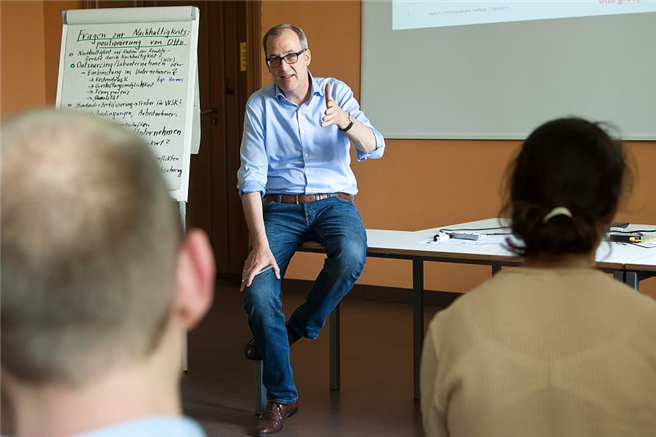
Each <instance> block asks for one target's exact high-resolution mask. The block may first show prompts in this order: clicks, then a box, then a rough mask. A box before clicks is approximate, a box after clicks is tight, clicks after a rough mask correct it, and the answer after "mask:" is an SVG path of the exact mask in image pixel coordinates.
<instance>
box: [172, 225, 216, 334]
mask: <svg viewBox="0 0 656 437" xmlns="http://www.w3.org/2000/svg"><path fill="white" fill-rule="evenodd" d="M215 269H216V266H215V264H214V254H213V252H212V247H211V246H210V243H209V240H208V238H207V235H206V234H205V232H203V231H201V230H199V229H194V230H192V231H190V232H189V233H188V234H187V236H186V238H185V240H184V242H183V244H182V247H181V248H180V251H179V252H178V265H177V275H176V277H177V288H176V295H175V309H174V311H175V313H176V314H175V315H176V316H177V318H178V320H179V321H180V324H181V326H182V327H183V329H185V330H190V329H192V328H194V326H196V325H197V324H198V322H200V320H201V319H202V318H203V316H205V313H207V311H208V310H209V308H210V306H212V301H213V299H214V277H215V274H216V271H215Z"/></svg>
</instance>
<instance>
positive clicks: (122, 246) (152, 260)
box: [0, 109, 182, 386]
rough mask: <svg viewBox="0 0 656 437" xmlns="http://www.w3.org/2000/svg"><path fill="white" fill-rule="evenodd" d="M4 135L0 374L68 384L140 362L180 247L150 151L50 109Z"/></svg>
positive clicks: (97, 124) (154, 336)
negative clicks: (0, 364)
mask: <svg viewBox="0 0 656 437" xmlns="http://www.w3.org/2000/svg"><path fill="white" fill-rule="evenodd" d="M1 128H2V130H1V140H2V142H1V149H0V152H1V159H2V162H1V164H0V171H1V178H2V180H1V183H2V185H1V196H2V197H1V205H0V206H1V210H0V216H1V223H2V235H1V237H0V238H1V251H2V259H1V265H2V271H1V274H2V279H1V281H2V310H1V328H2V329H1V333H0V337H1V347H2V357H1V359H2V366H3V368H5V369H6V370H7V371H9V373H11V374H12V375H13V376H15V377H16V378H18V379H19V380H22V381H25V382H29V383H33V384H44V383H50V382H57V383H63V384H67V385H72V386H75V385H80V384H83V383H85V382H87V381H89V380H91V379H92V378H95V377H97V376H98V375H102V374H105V373H106V372H108V371H110V370H113V369H115V368H120V367H123V366H126V365H129V364H131V363H133V362H135V361H137V360H138V359H140V358H143V357H145V356H147V355H148V354H149V353H151V352H152V351H153V350H154V349H155V347H156V346H157V344H158V342H159V341H160V338H161V335H162V331H163V328H164V326H165V325H166V323H167V321H168V320H169V317H170V312H171V304H172V300H173V295H174V291H175V286H176V274H175V272H176V265H177V253H178V249H179V247H180V244H181V241H182V235H181V234H182V232H181V226H180V220H179V218H178V214H177V209H176V205H175V203H174V202H173V201H172V199H171V198H170V196H169V190H168V187H167V186H166V183H165V181H164V179H163V178H162V175H161V173H160V169H159V165H158V164H157V162H156V159H155V157H154V155H153V153H152V152H151V150H150V148H149V146H148V145H147V144H146V143H145V141H144V140H143V139H141V138H139V137H138V136H137V135H135V134H134V133H133V132H131V131H129V130H127V129H126V128H123V127H120V126H118V125H116V124H114V123H111V122H109V121H106V120H101V119H99V118H94V117H91V116H85V115H82V114H77V113H71V112H66V111H55V110H52V109H50V110H38V111H30V112H27V113H23V114H20V115H18V116H15V117H12V118H10V119H9V120H7V121H5V122H3V123H2V127H1Z"/></svg>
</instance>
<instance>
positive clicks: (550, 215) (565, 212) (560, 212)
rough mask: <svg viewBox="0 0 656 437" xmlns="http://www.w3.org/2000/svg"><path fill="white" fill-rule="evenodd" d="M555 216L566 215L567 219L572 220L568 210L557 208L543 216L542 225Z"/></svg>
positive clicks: (562, 207)
mask: <svg viewBox="0 0 656 437" xmlns="http://www.w3.org/2000/svg"><path fill="white" fill-rule="evenodd" d="M557 215H566V216H567V217H569V218H572V213H571V212H570V210H569V209H567V208H565V207H564V206H557V207H556V208H554V209H552V210H551V211H550V212H549V213H548V214H547V215H545V216H544V218H543V219H542V223H543V224H544V223H546V222H548V221H549V220H550V219H552V218H554V217H556V216H557Z"/></svg>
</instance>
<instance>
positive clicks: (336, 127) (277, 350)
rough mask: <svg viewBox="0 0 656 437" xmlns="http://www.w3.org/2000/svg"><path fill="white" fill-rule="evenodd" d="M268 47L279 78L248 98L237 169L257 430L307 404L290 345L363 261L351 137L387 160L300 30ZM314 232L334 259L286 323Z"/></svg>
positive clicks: (317, 323) (361, 151)
mask: <svg viewBox="0 0 656 437" xmlns="http://www.w3.org/2000/svg"><path fill="white" fill-rule="evenodd" d="M263 46H264V52H265V55H266V62H267V65H268V68H269V72H270V73H271V76H272V77H273V80H274V82H275V83H274V84H273V85H271V86H268V87H266V88H263V89H261V90H259V91H257V92H256V93H254V94H253V95H252V96H251V98H250V99H249V101H248V104H247V107H246V116H245V121H244V135H243V140H242V145H241V168H240V169H239V173H238V177H239V184H238V188H239V192H240V194H241V196H242V203H243V208H244V213H245V216H246V222H247V224H248V229H249V233H250V237H251V243H252V250H251V252H250V254H249V255H248V258H247V259H246V262H245V264H244V271H243V273H242V278H243V283H242V290H244V289H245V291H246V294H245V308H246V311H247V313H248V320H249V325H250V327H251V331H252V332H253V337H254V339H253V340H251V341H250V342H249V343H248V344H247V345H246V348H245V353H246V357H247V358H249V359H262V360H263V365H264V375H263V382H264V385H265V387H266V389H267V398H268V401H269V402H268V405H267V407H266V409H265V411H264V413H263V414H262V415H261V416H260V419H259V422H258V424H257V426H256V434H257V435H269V434H273V433H275V432H278V431H280V430H281V429H282V423H283V421H284V420H285V418H287V417H289V416H291V415H293V414H295V413H296V411H297V410H298V394H297V391H296V386H295V385H294V379H293V376H292V368H291V364H290V357H289V352H290V346H291V344H292V343H294V342H295V341H296V340H298V339H299V338H301V337H305V338H309V339H315V338H317V336H318V335H319V331H320V329H321V328H322V327H323V325H324V323H325V320H326V318H327V317H328V315H330V313H331V312H332V311H333V309H334V308H335V307H336V306H337V305H338V304H339V302H340V300H341V299H342V298H343V297H344V295H346V293H348V292H349V290H351V287H352V286H353V284H354V283H355V281H356V280H357V279H358V277H359V276H360V273H361V272H362V269H363V267H364V263H365V256H366V249H367V236H366V232H365V229H364V226H363V224H362V220H361V219H360V215H359V214H358V211H357V209H356V208H355V205H354V204H353V196H354V195H355V194H356V193H357V191H358V190H357V184H356V181H355V177H354V175H353V172H352V171H351V168H350V156H349V149H350V144H353V145H354V146H355V152H356V155H357V158H358V161H364V160H365V159H369V158H380V157H381V156H382V155H383V151H384V147H385V142H384V140H383V137H382V136H381V135H380V133H378V132H377V131H376V130H375V129H374V128H373V126H372V125H371V123H369V120H368V119H367V117H365V115H364V113H363V112H362V111H361V110H360V108H359V105H358V102H357V101H356V100H355V98H354V97H353V92H352V91H351V90H350V88H349V87H348V86H347V85H346V84H344V83H343V82H341V81H339V80H337V79H333V78H316V77H313V76H312V75H311V74H310V72H309V71H308V66H309V65H310V61H311V60H312V54H311V52H310V49H309V48H308V44H307V38H306V37H305V34H304V33H303V31H302V30H301V29H300V28H298V27H296V26H292V25H289V24H282V25H278V26H275V27H273V28H272V29H270V30H269V31H268V32H267V33H266V35H265V36H264V39H263ZM310 240H315V241H318V242H319V243H321V244H322V245H323V246H324V247H325V248H326V250H327V253H328V257H327V259H326V261H325V264H324V268H323V270H322V271H321V273H320V274H319V276H318V277H317V280H316V281H315V283H314V285H313V286H312V289H311V290H310V292H309V293H308V296H307V299H306V301H305V303H304V304H302V305H301V306H300V307H298V308H297V309H296V311H295V312H294V313H293V314H292V315H291V317H290V318H289V320H288V321H287V323H286V324H285V315H284V314H283V313H282V311H281V305H282V303H281V291H280V281H281V278H282V277H283V276H284V273H285V270H286V269H287V266H288V265H289V261H290V260H291V258H292V255H293V254H294V251H295V250H296V248H297V247H298V246H299V245H300V244H302V243H304V242H306V241H310ZM267 266H272V268H271V269H269V270H267V271H264V272H262V273H260V274H258V272H260V271H261V270H262V269H264V268H266V267H267Z"/></svg>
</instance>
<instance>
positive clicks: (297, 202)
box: [295, 194, 300, 205]
mask: <svg viewBox="0 0 656 437" xmlns="http://www.w3.org/2000/svg"><path fill="white" fill-rule="evenodd" d="M295 196H296V204H297V205H300V202H299V201H298V196H299V194H296V195H295Z"/></svg>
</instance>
